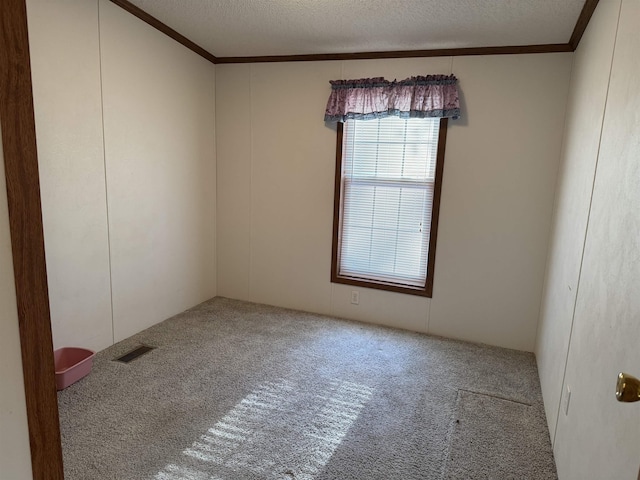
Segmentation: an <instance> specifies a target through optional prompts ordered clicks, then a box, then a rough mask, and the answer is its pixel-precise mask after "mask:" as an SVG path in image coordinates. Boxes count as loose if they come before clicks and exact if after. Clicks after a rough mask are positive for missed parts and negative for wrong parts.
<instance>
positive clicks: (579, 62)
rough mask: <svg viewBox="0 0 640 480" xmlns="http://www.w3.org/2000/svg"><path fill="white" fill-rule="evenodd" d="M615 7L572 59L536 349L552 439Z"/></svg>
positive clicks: (607, 5) (595, 22)
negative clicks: (561, 154)
mask: <svg viewBox="0 0 640 480" xmlns="http://www.w3.org/2000/svg"><path fill="white" fill-rule="evenodd" d="M619 8H620V0H616V1H604V2H601V4H600V6H599V7H598V9H597V13H596V14H595V15H594V16H593V18H592V19H591V22H590V23H589V27H588V29H587V31H586V33H585V35H584V37H583V38H582V40H581V42H580V47H579V48H578V50H577V51H576V52H575V54H574V61H573V69H572V74H571V88H570V92H569V103H568V107H567V121H566V131H565V132H566V133H565V138H564V145H563V156H562V164H561V167H560V172H559V175H558V185H557V192H556V200H555V207H554V219H553V230H552V234H551V239H550V243H549V258H548V266H547V273H546V280H545V286H544V295H543V301H542V308H541V311H540V325H539V330H538V340H537V344H536V355H537V360H538V369H539V373H540V382H541V385H542V391H543V393H544V398H545V407H546V414H547V422H548V423H549V430H550V432H551V438H552V439H553V437H554V435H555V426H556V420H557V416H558V405H559V402H560V396H561V393H562V382H563V377H564V367H565V363H566V359H567V350H568V348H569V336H570V334H571V327H572V322H573V313H574V308H575V302H576V293H577V291H578V278H579V275H580V267H581V265H582V252H583V248H584V242H585V235H586V230H587V221H588V216H589V208H590V204H591V193H592V188H593V181H594V177H595V168H596V160H597V158H598V150H599V148H600V134H601V131H602V120H603V118H604V105H605V101H606V96H607V89H608V85H609V75H610V73H611V60H612V57H613V45H614V42H615V35H616V28H617V23H618V12H619Z"/></svg>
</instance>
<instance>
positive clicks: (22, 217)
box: [0, 0, 64, 480]
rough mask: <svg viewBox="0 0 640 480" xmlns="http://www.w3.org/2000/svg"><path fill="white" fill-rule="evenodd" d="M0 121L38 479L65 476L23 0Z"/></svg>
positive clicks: (11, 21) (7, 42) (2, 48)
mask: <svg viewBox="0 0 640 480" xmlns="http://www.w3.org/2000/svg"><path fill="white" fill-rule="evenodd" d="M0 123H1V125H2V144H3V150H4V169H5V175H6V183H7V203H8V207H9V229H10V233H11V249H12V255H13V274H14V278H15V287H16V301H17V307H18V323H19V330H20V345H21V348H22V370H23V376H24V389H25V396H26V408H27V422H28V426H29V444H30V447H31V465H32V472H33V478H34V480H63V479H64V472H63V465H62V446H61V441H60V424H59V420H58V399H57V395H56V386H55V374H54V363H53V343H52V335H51V317H50V312H49V293H48V285H47V271H46V263H45V253H44V235H43V227H42V208H41V204H40V182H39V175H38V156H37V150H36V131H35V120H34V111H33V94H32V86H31V64H30V58H29V37H28V33H27V10H26V2H25V0H2V1H1V2H0Z"/></svg>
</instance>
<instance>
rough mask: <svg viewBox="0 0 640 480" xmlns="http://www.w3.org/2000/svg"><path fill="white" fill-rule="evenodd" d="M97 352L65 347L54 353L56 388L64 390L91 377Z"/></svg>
mask: <svg viewBox="0 0 640 480" xmlns="http://www.w3.org/2000/svg"><path fill="white" fill-rule="evenodd" d="M95 354H96V353H95V352H93V351H91V350H88V349H86V348H77V347H64V348H59V349H58V350H56V351H54V352H53V358H54V362H55V366H56V388H57V389H58V390H62V389H63V388H67V387H68V386H69V385H71V384H72V383H75V382H77V381H78V380H80V379H81V378H83V377H86V376H87V375H89V372H90V371H91V367H92V366H93V357H94V356H95Z"/></svg>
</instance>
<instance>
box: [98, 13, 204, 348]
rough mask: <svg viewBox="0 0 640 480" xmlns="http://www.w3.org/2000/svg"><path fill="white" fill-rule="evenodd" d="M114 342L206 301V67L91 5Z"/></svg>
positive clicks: (143, 27) (145, 29)
mask: <svg viewBox="0 0 640 480" xmlns="http://www.w3.org/2000/svg"><path fill="white" fill-rule="evenodd" d="M100 37H101V47H102V82H103V95H104V132H105V151H106V159H107V169H106V170H107V198H108V204H109V232H110V243H111V275H112V288H113V317H114V331H115V340H116V341H119V340H122V339H124V338H127V337H129V336H130V335H133V334H134V333H136V332H139V331H140V330H142V329H144V328H146V327H149V326H151V325H153V324H154V323H157V322H158V321H159V320H164V319H165V318H168V317H170V316H172V315H175V314H176V313H180V312H182V311H183V310H186V309H187V308H190V307H192V306H194V305H196V304H198V303H200V302H203V301H204V300H207V299H209V298H211V297H213V296H215V295H216V274H215V215H216V192H215V185H216V165H215V141H214V139H215V124H214V119H215V97H214V95H215V67H214V65H212V64H211V63H210V62H208V61H207V60H205V59H203V58H201V57H200V56H198V55H196V54H195V53H193V52H191V51H189V50H187V49H186V48H185V47H183V46H182V45H180V44H178V43H177V42H175V41H174V40H172V39H171V38H169V37H167V36H166V35H164V34H162V33H160V32H158V31H157V30H155V29H154V28H152V27H150V26H149V25H147V24H145V23H143V22H141V21H140V20H139V19H137V18H135V17H134V16H132V15H131V14H129V13H127V12H125V11H124V10H122V9H121V8H120V7H118V6H116V5H115V4H113V3H111V2H110V1H108V0H101V1H100Z"/></svg>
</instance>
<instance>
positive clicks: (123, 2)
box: [110, 0, 217, 63]
mask: <svg viewBox="0 0 640 480" xmlns="http://www.w3.org/2000/svg"><path fill="white" fill-rule="evenodd" d="M110 1H111V2H112V3H115V4H116V5H118V6H119V7H120V8H122V9H124V10H126V11H127V12H129V13H130V14H132V15H134V16H136V17H138V18H139V19H140V20H142V21H143V22H145V23H148V24H149V25H151V26H152V27H153V28H155V29H156V30H159V31H161V32H162V33H164V34H165V35H167V36H168V37H171V38H173V39H174V40H175V41H176V42H178V43H180V44H182V45H184V46H185V47H187V48H188V49H189V50H191V51H193V52H195V53H197V54H198V55H200V56H201V57H202V58H205V59H207V60H209V61H210V62H211V63H217V58H216V57H215V56H214V55H212V54H211V53H209V52H208V51H206V50H205V49H204V48H202V47H201V46H200V45H198V44H196V43H194V42H192V41H191V40H189V39H188V38H187V37H185V36H184V35H181V34H180V33H178V32H176V31H175V30H174V29H173V28H171V27H169V26H168V25H166V24H164V23H162V22H161V21H160V20H158V19H157V18H156V17H154V16H152V15H149V14H148V13H147V12H145V11H144V10H142V9H141V8H139V7H136V6H135V5H134V4H132V3H131V2H129V1H127V0H110Z"/></svg>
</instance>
